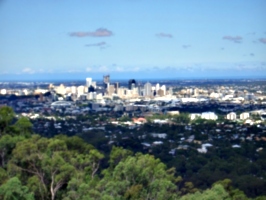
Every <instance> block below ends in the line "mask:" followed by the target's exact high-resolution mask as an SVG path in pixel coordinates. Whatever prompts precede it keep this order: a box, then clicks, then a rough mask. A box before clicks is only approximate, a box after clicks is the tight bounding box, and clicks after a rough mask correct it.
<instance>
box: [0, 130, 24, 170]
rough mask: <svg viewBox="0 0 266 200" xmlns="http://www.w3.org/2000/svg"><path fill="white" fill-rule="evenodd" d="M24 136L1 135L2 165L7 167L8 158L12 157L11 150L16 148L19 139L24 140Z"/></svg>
mask: <svg viewBox="0 0 266 200" xmlns="http://www.w3.org/2000/svg"><path fill="white" fill-rule="evenodd" d="M24 139H25V138H24V137H23V136H11V135H3V136H2V137H0V159H1V163H0V166H1V167H5V166H6V163H7V161H8V159H9V158H10V157H11V152H12V150H13V149H14V148H15V146H16V143H17V142H18V141H21V140H24Z"/></svg>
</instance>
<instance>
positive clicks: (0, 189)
mask: <svg viewBox="0 0 266 200" xmlns="http://www.w3.org/2000/svg"><path fill="white" fill-rule="evenodd" d="M0 197H1V199H3V200H33V199H34V196H33V194H32V193H31V192H29V189H28V187H27V186H23V185H22V184H21V182H20V180H19V179H18V178H17V177H13V178H11V179H9V180H8V181H7V182H6V183H5V184H3V185H1V186H0Z"/></svg>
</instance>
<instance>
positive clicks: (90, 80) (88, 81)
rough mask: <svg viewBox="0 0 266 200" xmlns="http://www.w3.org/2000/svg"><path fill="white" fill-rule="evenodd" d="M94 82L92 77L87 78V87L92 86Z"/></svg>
mask: <svg viewBox="0 0 266 200" xmlns="http://www.w3.org/2000/svg"><path fill="white" fill-rule="evenodd" d="M91 84H92V78H86V87H88V88H89V87H90V86H91Z"/></svg>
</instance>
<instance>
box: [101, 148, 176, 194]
mask: <svg viewBox="0 0 266 200" xmlns="http://www.w3.org/2000/svg"><path fill="white" fill-rule="evenodd" d="M98 189H99V190H100V192H101V193H102V195H106V196H109V197H113V198H114V199H175V198H176V192H177V191H176V190H177V187H176V185H175V184H174V176H173V173H170V172H167V170H166V166H165V165H164V164H163V163H162V162H161V161H160V160H159V159H155V158H154V157H153V156H151V155H143V154H140V153H138V154H136V155H135V156H128V157H127V158H126V159H125V160H122V161H120V162H119V163H118V164H117V165H116V166H115V168H114V169H113V170H112V171H108V170H107V171H105V172H104V178H103V179H102V180H101V181H100V183H99V185H98Z"/></svg>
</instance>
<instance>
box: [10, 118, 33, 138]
mask: <svg viewBox="0 0 266 200" xmlns="http://www.w3.org/2000/svg"><path fill="white" fill-rule="evenodd" d="M14 125H15V127H17V128H18V130H19V134H20V135H25V136H26V135H29V134H30V133H31V130H32V123H31V122H30V120H29V119H28V118H27V117H21V118H19V119H18V121H17V122H16V123H15V124H14Z"/></svg>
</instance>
